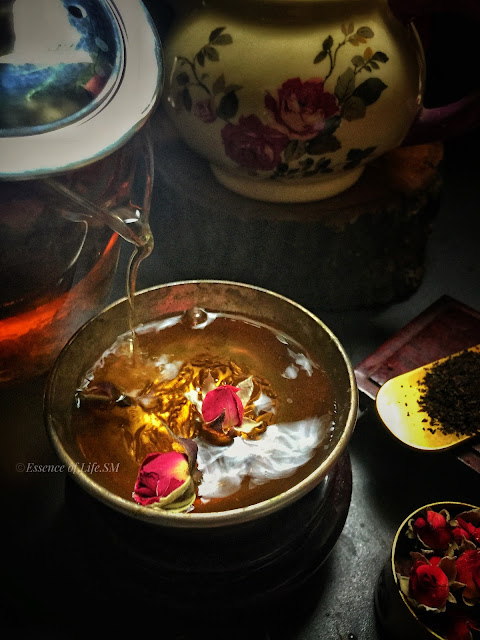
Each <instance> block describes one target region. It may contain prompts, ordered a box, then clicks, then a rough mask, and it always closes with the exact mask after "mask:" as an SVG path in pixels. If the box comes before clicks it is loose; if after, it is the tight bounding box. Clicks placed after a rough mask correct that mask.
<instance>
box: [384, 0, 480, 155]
mask: <svg viewBox="0 0 480 640" xmlns="http://www.w3.org/2000/svg"><path fill="white" fill-rule="evenodd" d="M388 4H389V6H390V10H391V11H392V13H393V14H394V15H395V16H396V17H397V18H398V19H399V20H400V21H401V22H403V23H404V24H408V23H410V22H412V20H414V19H415V18H421V17H423V16H428V15H432V14H434V13H440V12H445V13H446V12H449V13H452V3H451V0H388ZM455 13H460V14H463V15H465V16H467V17H469V18H472V19H474V20H476V21H478V22H480V2H479V1H478V0H457V2H456V3H455ZM478 125H480V90H478V91H475V92H472V93H470V94H469V95H467V96H465V97H464V98H461V99H460V100H457V101H456V102H452V103H450V104H447V105H444V106H441V107H434V108H431V109H427V108H426V107H423V106H422V108H421V109H420V111H419V113H418V115H417V117H416V119H415V121H414V123H413V125H412V127H411V128H410V131H409V132H408V133H407V135H406V137H405V139H404V141H403V143H402V144H403V145H409V144H422V143H424V142H431V141H433V140H443V139H445V138H447V137H451V136H456V135H460V134H461V133H465V132H466V131H468V130H471V129H473V128H475V127H477V126H478Z"/></svg>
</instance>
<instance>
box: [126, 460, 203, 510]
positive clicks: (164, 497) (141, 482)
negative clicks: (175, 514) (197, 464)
mask: <svg viewBox="0 0 480 640" xmlns="http://www.w3.org/2000/svg"><path fill="white" fill-rule="evenodd" d="M192 487H193V483H192V478H191V475H190V468H189V462H188V456H187V455H186V454H183V453H179V452H177V451H167V452H165V453H149V454H148V455H147V456H146V458H145V459H144V461H143V462H142V464H141V465H140V469H139V470H138V476H137V481H136V482H135V488H134V491H133V494H132V495H133V499H134V500H135V501H136V502H138V503H139V504H141V505H143V506H148V505H153V504H155V503H158V504H159V505H167V504H170V503H172V502H174V501H175V500H177V499H178V498H180V497H181V496H183V494H184V493H185V492H186V491H188V490H189V489H191V488H192ZM192 494H193V498H194V493H193V492H192ZM192 502H193V500H192Z"/></svg>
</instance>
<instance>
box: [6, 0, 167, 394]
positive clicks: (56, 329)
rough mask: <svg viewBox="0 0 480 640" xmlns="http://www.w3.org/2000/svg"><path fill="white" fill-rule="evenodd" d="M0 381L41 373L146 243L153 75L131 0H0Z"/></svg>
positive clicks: (137, 7) (151, 46)
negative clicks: (126, 259) (121, 265)
mask: <svg viewBox="0 0 480 640" xmlns="http://www.w3.org/2000/svg"><path fill="white" fill-rule="evenodd" d="M0 34H1V47H0V96H1V100H0V387H1V386H10V385H12V384H13V383H17V382H20V381H22V380H25V379H29V378H32V377H34V376H37V375H41V374H42V373H44V372H45V371H47V369H48V368H49V367H50V365H51V363H52V362H53V360H54V358H55V357H56V355H57V354H58V352H59V351H60V349H61V348H62V346H63V345H64V344H65V342H66V341H67V339H68V338H69V337H70V336H71V335H72V334H73V333H74V332H75V331H76V330H77V329H78V327H79V326H80V325H81V324H83V323H84V322H85V321H86V320H88V319H89V318H90V317H91V316H92V315H94V313H96V312H97V311H98V310H99V309H100V308H101V307H102V306H103V304H104V303H105V301H106V299H107V296H108V294H109V292H110V285H111V283H112V281H113V276H114V273H115V268H116V264H117V259H118V254H119V248H120V241H119V236H121V237H123V238H124V239H126V240H127V241H129V242H131V243H132V244H134V245H135V246H137V247H140V246H143V245H146V244H149V245H150V246H151V244H152V243H151V238H150V236H149V226H148V214H149V205H150V195H151V187H152V178H153V169H152V166H153V160H152V156H153V154H152V146H151V142H150V138H149V135H148V127H147V126H144V125H146V123H147V120H148V118H149V116H150V115H151V113H152V112H153V110H154V108H155V106H156V103H157V100H158V97H159V94H160V90H161V85H162V71H163V68H162V57H161V47H160V43H159V39H158V35H157V32H156V30H155V28H154V27H153V25H152V22H151V20H150V16H149V14H148V13H147V12H146V10H145V8H144V6H143V4H142V3H141V2H140V1H139V0H138V1H137V0H115V1H113V0H78V1H77V2H69V1H68V0H36V1H35V2H31V1H30V0H7V1H5V0H2V1H1V2H0Z"/></svg>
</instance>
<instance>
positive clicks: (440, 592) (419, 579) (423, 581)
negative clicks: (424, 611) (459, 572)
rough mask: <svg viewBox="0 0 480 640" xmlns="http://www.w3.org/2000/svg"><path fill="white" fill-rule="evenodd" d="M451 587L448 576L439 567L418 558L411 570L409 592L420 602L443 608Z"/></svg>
mask: <svg viewBox="0 0 480 640" xmlns="http://www.w3.org/2000/svg"><path fill="white" fill-rule="evenodd" d="M449 591H450V588H449V586H448V577H447V576H446V574H445V573H444V572H443V571H442V570H441V569H440V568H439V567H435V566H433V565H431V564H426V563H425V562H422V561H421V560H417V561H416V562H415V564H414V565H413V567H412V569H411V571H410V582H409V594H410V596H411V597H412V598H413V599H414V600H416V601H417V602H418V603H419V604H423V605H425V606H426V607H431V608H432V609H443V607H444V606H445V604H446V602H447V598H448V594H449Z"/></svg>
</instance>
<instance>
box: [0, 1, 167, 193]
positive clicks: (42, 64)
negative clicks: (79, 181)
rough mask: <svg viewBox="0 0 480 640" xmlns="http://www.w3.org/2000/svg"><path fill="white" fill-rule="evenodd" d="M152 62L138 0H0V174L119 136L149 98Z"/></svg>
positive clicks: (153, 35)
mask: <svg viewBox="0 0 480 640" xmlns="http://www.w3.org/2000/svg"><path fill="white" fill-rule="evenodd" d="M162 63H163V60H162V54H161V45H160V42H159V39H158V35H157V32H156V30H155V27H154V26H153V23H152V21H151V19H150V16H149V15H148V12H147V11H146V9H145V8H144V6H143V4H142V2H141V1H140V0H75V1H69V0H34V1H33V2H32V0H0V179H7V180H16V179H17V180H23V179H26V178H41V177H45V176H49V175H52V174H56V173H59V172H63V171H67V170H70V169H75V168H78V167H81V166H84V165H86V164H89V163H90V162H92V161H95V160H97V159H100V158H102V157H104V156H106V155H109V154H110V153H112V152H113V151H115V150H116V149H117V148H119V147H120V146H123V145H124V144H125V143H126V141H127V140H128V139H129V138H130V137H132V136H133V135H134V134H135V132H136V131H137V130H138V129H139V128H140V127H141V126H142V125H143V124H144V122H145V121H146V119H147V118H148V116H149V115H150V114H151V112H152V111H153V109H154V107H155V105H156V102H157V99H158V97H159V94H160V90H161V86H162V81H163V64H162Z"/></svg>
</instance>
